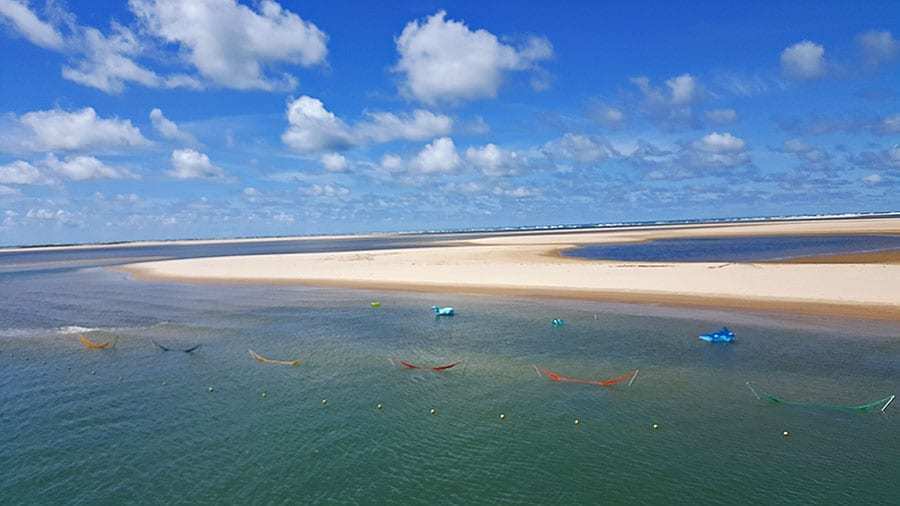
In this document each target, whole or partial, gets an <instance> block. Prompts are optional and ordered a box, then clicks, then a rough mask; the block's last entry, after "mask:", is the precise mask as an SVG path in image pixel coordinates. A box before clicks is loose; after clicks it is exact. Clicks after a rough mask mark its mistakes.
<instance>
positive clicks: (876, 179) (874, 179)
mask: <svg viewBox="0 0 900 506" xmlns="http://www.w3.org/2000/svg"><path fill="white" fill-rule="evenodd" d="M881 181H882V177H881V175H879V174H869V175H868V176H865V177H863V182H865V183H867V184H878V183H880V182H881Z"/></svg>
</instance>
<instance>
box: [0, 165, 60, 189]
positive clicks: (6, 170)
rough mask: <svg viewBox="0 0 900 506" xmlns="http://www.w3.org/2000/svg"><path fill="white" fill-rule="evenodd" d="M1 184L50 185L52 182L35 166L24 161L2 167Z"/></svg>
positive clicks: (0, 167)
mask: <svg viewBox="0 0 900 506" xmlns="http://www.w3.org/2000/svg"><path fill="white" fill-rule="evenodd" d="M0 183H2V184H48V183H50V180H49V179H48V178H47V177H46V176H44V174H42V173H41V171H40V170H38V168H37V167H35V166H34V165H32V164H30V163H28V162H26V161H23V160H16V161H15V162H11V163H8V164H6V165H0Z"/></svg>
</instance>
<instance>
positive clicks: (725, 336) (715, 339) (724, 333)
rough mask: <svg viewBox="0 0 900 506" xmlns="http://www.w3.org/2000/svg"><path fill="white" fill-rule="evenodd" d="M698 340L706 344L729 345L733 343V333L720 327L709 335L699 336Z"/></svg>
mask: <svg viewBox="0 0 900 506" xmlns="http://www.w3.org/2000/svg"><path fill="white" fill-rule="evenodd" d="M700 339H701V340H703V341H706V342H708V343H730V342H733V341H734V332H732V331H731V330H730V329H729V328H728V327H722V328H721V329H720V330H717V331H715V332H710V333H709V334H700Z"/></svg>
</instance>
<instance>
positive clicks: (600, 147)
mask: <svg viewBox="0 0 900 506" xmlns="http://www.w3.org/2000/svg"><path fill="white" fill-rule="evenodd" d="M541 151H542V152H543V153H544V155H545V156H547V158H550V159H551V160H556V161H563V162H575V163H579V164H592V163H598V162H602V161H604V160H607V159H609V158H612V157H614V156H615V155H616V154H617V153H616V150H615V149H614V148H613V147H612V146H611V145H610V144H609V143H608V142H606V141H605V140H603V139H601V138H599V137H595V136H590V135H582V134H574V133H567V134H565V135H563V136H562V137H561V138H559V139H556V140H553V141H550V142H548V143H546V144H544V146H543V147H542V148H541Z"/></svg>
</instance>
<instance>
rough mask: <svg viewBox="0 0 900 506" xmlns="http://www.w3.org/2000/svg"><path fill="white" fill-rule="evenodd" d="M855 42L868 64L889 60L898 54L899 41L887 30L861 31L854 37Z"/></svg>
mask: <svg viewBox="0 0 900 506" xmlns="http://www.w3.org/2000/svg"><path fill="white" fill-rule="evenodd" d="M856 43H857V44H859V48H860V50H861V51H862V55H863V60H864V61H865V62H866V64H867V65H869V66H873V67H874V66H878V65H881V64H882V63H887V62H890V61H891V60H893V59H894V58H896V57H897V55H898V54H900V42H897V39H895V38H894V36H893V35H892V34H891V32H889V31H887V30H884V31H879V30H870V31H868V32H864V33H861V34H859V35H858V36H857V37H856Z"/></svg>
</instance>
